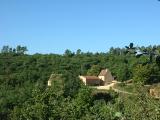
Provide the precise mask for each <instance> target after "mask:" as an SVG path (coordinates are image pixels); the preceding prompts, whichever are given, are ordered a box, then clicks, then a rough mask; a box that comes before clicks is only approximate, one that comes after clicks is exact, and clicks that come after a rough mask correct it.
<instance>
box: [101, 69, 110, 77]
mask: <svg viewBox="0 0 160 120" xmlns="http://www.w3.org/2000/svg"><path fill="white" fill-rule="evenodd" d="M107 71H108V70H107V69H105V70H101V72H100V74H99V76H104V75H106V73H107Z"/></svg>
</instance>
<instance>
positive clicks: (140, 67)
mask: <svg viewBox="0 0 160 120" xmlns="http://www.w3.org/2000/svg"><path fill="white" fill-rule="evenodd" d="M153 48H154V49H153ZM138 50H139V53H138V52H137V51H138ZM26 51H27V47H25V46H17V47H16V48H10V47H9V46H4V47H3V48H2V50H1V53H0V89H1V90H0V119H2V120H3V119H4V120H10V119H11V120H19V119H20V120H21V119H23V120H25V119H29V120H30V119H31V120H32V119H33V120H47V119H48V120H49V119H50V120H54V119H64V120H67V119H69V120H70V119H84V120H92V119H93V120H94V119H99V120H119V119H124V120H128V119H129V120H132V119H133V120H135V119H136V120H142V119H149V120H150V119H154V120H159V119H160V101H159V100H155V99H154V98H152V97H150V96H149V95H148V92H146V91H145V90H144V89H143V88H144V87H143V86H144V85H145V84H156V83H159V82H160V64H159V63H160V59H159V58H160V57H159V54H158V53H159V52H160V46H149V47H139V48H136V47H134V45H133V44H132V43H131V44H130V45H129V46H128V47H127V46H126V47H125V48H113V47H112V48H111V49H110V51H109V52H107V53H90V52H87V53H83V52H82V51H81V50H77V51H76V52H72V51H70V50H66V51H65V53H64V55H57V54H34V55H28V54H26ZM151 55H152V57H151ZM104 68H108V69H110V71H111V72H112V74H113V75H114V76H115V78H116V79H117V80H118V81H122V82H123V81H126V80H129V79H132V78H133V83H134V84H133V86H132V87H133V89H134V90H135V92H136V93H138V94H137V95H136V96H135V95H127V94H123V93H119V94H118V93H115V92H113V91H107V92H102V91H101V92H95V90H92V89H91V88H88V87H87V86H84V85H83V83H81V82H80V80H79V79H78V76H79V75H97V74H98V73H99V71H100V70H101V69H104ZM51 74H54V75H61V76H60V77H58V76H54V77H53V78H55V79H54V80H55V81H54V84H53V85H52V86H51V87H48V86H47V81H48V79H49V78H50V75H51ZM122 87H123V86H122ZM124 88H125V86H124Z"/></svg>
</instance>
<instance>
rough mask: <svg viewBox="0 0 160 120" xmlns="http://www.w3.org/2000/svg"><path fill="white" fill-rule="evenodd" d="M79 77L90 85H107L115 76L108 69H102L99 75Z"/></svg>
mask: <svg viewBox="0 0 160 120" xmlns="http://www.w3.org/2000/svg"><path fill="white" fill-rule="evenodd" d="M79 78H80V80H82V82H83V83H84V84H85V85H88V86H106V85H109V84H111V83H112V81H113V80H114V77H113V76H112V74H111V72H110V71H109V70H108V69H104V70H101V72H100V74H99V75H98V76H79Z"/></svg>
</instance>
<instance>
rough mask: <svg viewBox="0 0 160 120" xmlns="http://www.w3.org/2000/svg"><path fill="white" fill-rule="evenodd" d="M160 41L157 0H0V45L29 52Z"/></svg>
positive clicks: (94, 49) (93, 49) (100, 48)
mask: <svg viewBox="0 0 160 120" xmlns="http://www.w3.org/2000/svg"><path fill="white" fill-rule="evenodd" d="M130 42H134V43H135V44H136V45H140V46H141V45H145V46H147V45H150V44H151V45H154V44H160V2H158V0H0V47H2V46H3V45H10V46H12V47H15V46H16V45H19V44H20V45H25V46H27V47H28V49H29V53H36V52H38V53H60V54H62V53H63V52H64V50H65V49H70V50H72V51H76V50H77V49H79V48H80V49H81V50H82V51H84V52H86V51H91V52H97V51H98V52H106V51H108V50H109V48H110V47H111V46H113V47H123V46H125V45H128V44H129V43H130Z"/></svg>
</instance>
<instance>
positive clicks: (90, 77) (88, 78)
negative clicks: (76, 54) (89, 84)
mask: <svg viewBox="0 0 160 120" xmlns="http://www.w3.org/2000/svg"><path fill="white" fill-rule="evenodd" d="M84 77H85V78H86V80H100V79H99V78H98V77H97V76H84Z"/></svg>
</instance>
